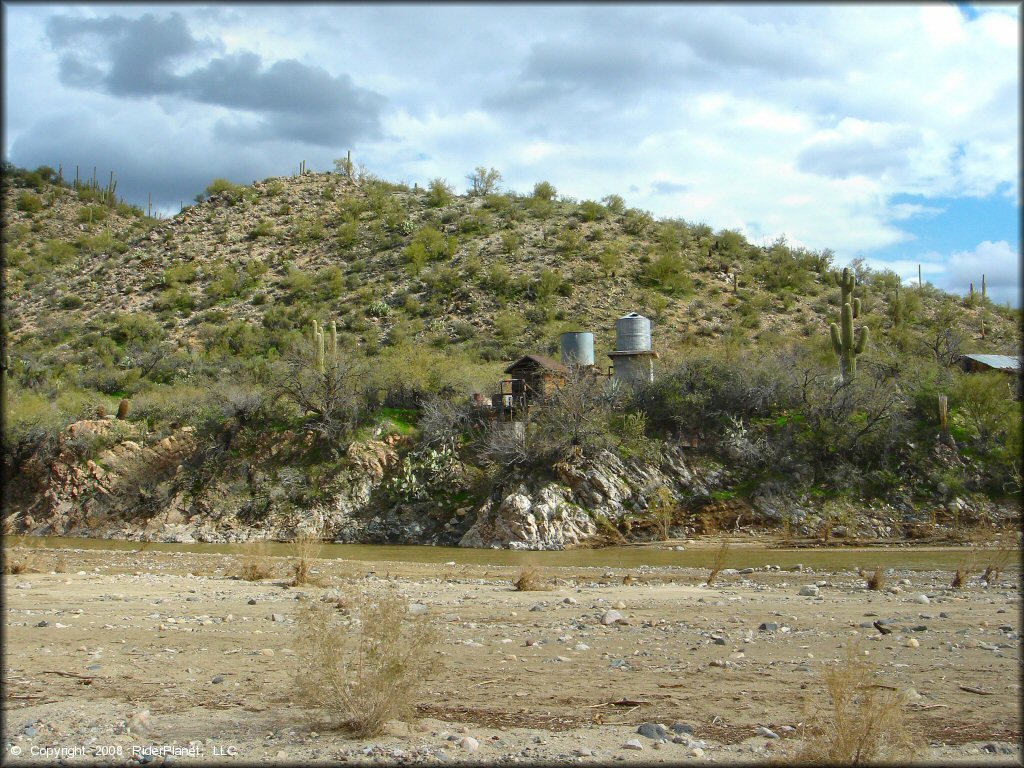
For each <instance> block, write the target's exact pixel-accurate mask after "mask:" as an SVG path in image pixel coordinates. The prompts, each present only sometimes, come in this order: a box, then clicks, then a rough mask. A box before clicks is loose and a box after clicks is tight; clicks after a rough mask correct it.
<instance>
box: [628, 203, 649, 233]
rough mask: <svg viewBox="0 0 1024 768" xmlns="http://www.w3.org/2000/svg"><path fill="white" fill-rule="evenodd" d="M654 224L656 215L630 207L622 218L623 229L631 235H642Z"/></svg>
mask: <svg viewBox="0 0 1024 768" xmlns="http://www.w3.org/2000/svg"><path fill="white" fill-rule="evenodd" d="M653 226H654V217H653V216H651V214H649V213H648V212H647V211H641V210H639V209H637V208H630V209H629V210H628V211H626V214H625V217H624V218H623V219H622V229H623V230H624V231H625V232H626V233H627V234H630V235H636V236H637V237H642V236H643V235H646V234H647V233H648V232H649V231H650V230H651V228H652V227H653Z"/></svg>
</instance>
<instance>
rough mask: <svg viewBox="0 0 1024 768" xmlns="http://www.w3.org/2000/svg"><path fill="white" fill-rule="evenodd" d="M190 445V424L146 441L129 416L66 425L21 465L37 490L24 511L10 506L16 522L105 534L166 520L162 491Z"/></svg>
mask: <svg viewBox="0 0 1024 768" xmlns="http://www.w3.org/2000/svg"><path fill="white" fill-rule="evenodd" d="M195 450H196V440H195V435H194V430H193V429H192V428H191V427H183V428H181V429H179V430H176V431H175V432H174V433H172V434H170V435H168V436H167V437H164V438H163V439H161V440H158V441H154V442H152V443H151V444H148V445H147V444H143V442H141V435H140V430H139V428H138V426H136V425H135V424H132V423H131V422H127V421H118V420H114V419H112V418H111V419H97V420H83V421H77V422H75V423H73V424H70V425H68V427H67V428H65V429H64V431H63V432H61V433H60V435H58V437H57V445H56V448H55V450H54V451H53V452H46V451H43V450H40V451H37V453H36V455H35V456H34V457H33V458H32V459H30V460H29V462H28V463H27V465H26V466H25V468H24V471H25V473H26V474H27V475H28V476H29V477H30V478H31V479H32V480H33V481H34V483H35V485H36V487H37V490H38V493H37V495H36V497H35V502H34V503H33V504H32V505H31V506H30V507H29V508H28V509H27V510H17V511H16V514H17V513H23V514H22V515H21V527H22V529H23V530H24V531H26V532H28V533H31V534H36V535H47V534H49V535H59V536H96V535H98V536H111V535H114V532H115V531H120V530H122V529H125V528H128V529H132V528H134V527H137V526H138V524H139V521H140V520H141V521H146V520H148V519H149V518H152V517H155V518H157V519H159V518H160V517H161V516H162V517H163V518H165V519H166V518H167V517H168V505H167V504H166V500H165V499H164V498H163V492H164V491H166V488H167V485H168V483H169V482H170V481H171V480H172V479H173V477H174V476H175V475H176V474H177V472H179V471H180V469H179V468H180V466H181V463H182V462H183V461H184V460H185V459H186V458H187V457H188V456H190V455H191V454H192V453H193V452H194V451H195Z"/></svg>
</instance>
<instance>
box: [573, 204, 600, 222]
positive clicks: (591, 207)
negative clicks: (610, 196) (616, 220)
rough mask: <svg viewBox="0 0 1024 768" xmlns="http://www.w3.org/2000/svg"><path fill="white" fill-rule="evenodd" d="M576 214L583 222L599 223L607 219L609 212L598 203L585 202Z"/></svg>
mask: <svg viewBox="0 0 1024 768" xmlns="http://www.w3.org/2000/svg"><path fill="white" fill-rule="evenodd" d="M576 213H577V215H578V216H579V217H580V218H581V219H582V220H583V221H597V220H598V219H603V218H605V217H606V216H607V215H608V210H607V209H606V208H605V207H604V206H603V205H601V204H600V203H598V202H595V201H593V200H584V201H583V202H582V203H580V205H579V208H578V209H577V211H576Z"/></svg>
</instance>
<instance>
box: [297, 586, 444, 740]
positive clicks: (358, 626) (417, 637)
mask: <svg viewBox="0 0 1024 768" xmlns="http://www.w3.org/2000/svg"><path fill="white" fill-rule="evenodd" d="M353 605H356V606H358V607H357V608H356V613H357V614H358V618H356V619H355V620H346V619H344V618H340V617H339V616H338V613H337V611H336V610H335V609H334V607H332V606H331V605H328V604H325V603H322V602H319V601H313V600H304V601H302V603H301V604H300V607H299V615H298V620H297V622H296V631H297V633H298V636H297V638H296V646H295V647H296V648H301V649H302V650H301V651H300V654H299V657H298V661H299V667H298V670H297V674H296V678H295V686H294V688H293V689H292V696H293V698H294V700H295V701H296V703H298V704H299V705H300V706H303V707H306V708H309V709H314V710H319V711H320V712H321V713H322V714H323V715H325V716H326V717H327V718H328V720H329V723H328V725H330V726H331V727H337V728H340V729H342V730H344V731H346V732H347V733H348V734H350V735H351V736H353V737H355V738H371V737H374V736H379V735H380V734H381V733H383V732H384V729H385V727H386V726H387V724H388V722H389V721H391V720H404V721H406V722H408V720H409V719H411V718H412V716H413V715H414V711H415V710H414V705H415V698H416V694H417V693H418V690H419V688H420V686H421V685H422V684H423V683H424V682H425V681H426V680H427V679H429V677H431V676H432V675H433V674H434V672H435V671H436V661H435V659H434V656H433V654H432V649H433V646H434V643H435V642H436V633H435V630H434V628H433V626H432V625H431V624H430V623H429V621H428V620H427V619H426V618H424V617H422V616H412V615H411V614H410V613H409V611H408V606H407V604H406V601H404V600H402V599H400V598H399V597H398V596H397V595H395V594H394V593H388V594H385V595H382V596H378V597H365V598H361V599H358V600H356V601H354V602H353ZM346 625H347V626H346Z"/></svg>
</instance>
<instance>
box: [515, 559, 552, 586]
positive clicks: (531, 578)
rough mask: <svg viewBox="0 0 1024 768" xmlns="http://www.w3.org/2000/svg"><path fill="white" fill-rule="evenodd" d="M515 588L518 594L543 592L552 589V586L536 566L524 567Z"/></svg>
mask: <svg viewBox="0 0 1024 768" xmlns="http://www.w3.org/2000/svg"><path fill="white" fill-rule="evenodd" d="M513 586H514V587H515V589H516V591H517V592H542V591H547V590H549V589H551V585H550V584H549V583H548V581H547V580H546V579H544V578H543V577H542V576H541V573H540V571H539V570H538V569H537V567H536V566H535V565H524V566H523V568H522V570H520V571H519V578H517V579H516V580H515V583H514V584H513Z"/></svg>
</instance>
